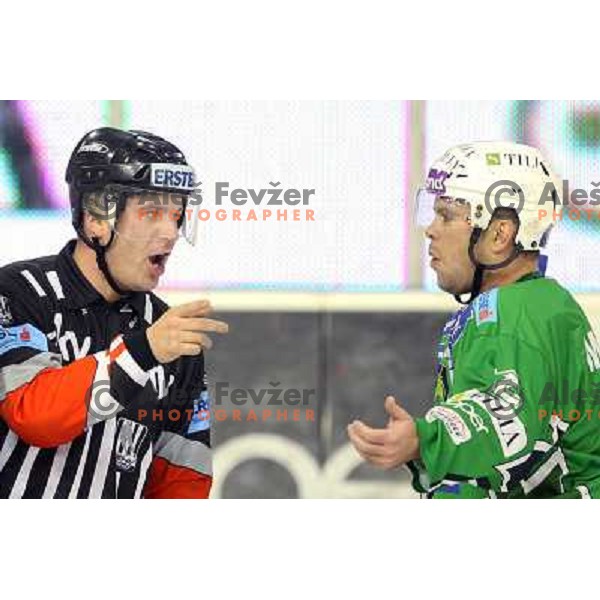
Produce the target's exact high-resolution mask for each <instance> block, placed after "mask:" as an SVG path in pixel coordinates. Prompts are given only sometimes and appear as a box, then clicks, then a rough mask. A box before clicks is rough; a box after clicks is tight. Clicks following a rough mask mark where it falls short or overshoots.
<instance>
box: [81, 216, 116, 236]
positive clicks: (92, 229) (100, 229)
mask: <svg viewBox="0 0 600 600" xmlns="http://www.w3.org/2000/svg"><path fill="white" fill-rule="evenodd" d="M83 230H84V232H85V234H86V236H87V237H88V238H89V239H92V238H98V239H99V240H100V243H101V244H103V245H104V244H107V243H108V240H109V239H110V236H111V227H110V222H109V220H108V219H107V218H106V217H103V216H102V215H101V214H97V213H96V212H95V211H93V212H88V211H87V210H84V211H83Z"/></svg>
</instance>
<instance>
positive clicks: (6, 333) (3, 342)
mask: <svg viewBox="0 0 600 600" xmlns="http://www.w3.org/2000/svg"><path fill="white" fill-rule="evenodd" d="M18 348H31V349H33V350H39V351H40V352H48V340H47V339H46V336H45V335H44V334H43V333H42V332H41V331H40V330H39V329H36V328H35V327H34V326H33V325H30V324H28V323H27V324H25V325H18V326H17V327H0V356H2V355H3V354H6V353H7V352H10V351H11V350H16V349H18Z"/></svg>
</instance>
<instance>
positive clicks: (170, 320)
mask: <svg viewBox="0 0 600 600" xmlns="http://www.w3.org/2000/svg"><path fill="white" fill-rule="evenodd" d="M212 313H213V308H212V306H211V304H210V302H208V301H206V300H199V301H196V302H190V303H189V304H182V305H181V306H176V307H174V308H171V309H169V310H168V311H167V312H166V313H165V314H164V315H163V316H162V317H161V318H160V319H159V320H158V321H156V323H154V324H153V325H152V326H151V327H149V328H148V329H147V330H146V336H147V338H148V343H149V344H150V348H151V349H152V353H153V354H154V357H155V358H156V360H157V361H158V362H159V363H161V364H168V363H171V362H173V361H175V360H177V359H178V358H180V357H181V356H197V355H198V354H200V353H201V352H202V351H203V350H210V349H211V348H212V346H213V342H212V340H211V339H210V337H209V336H208V335H206V332H211V333H228V331H229V326H228V325H227V323H223V322H222V321H216V320H214V319H208V318H206V317H207V316H209V315H211V314H212Z"/></svg>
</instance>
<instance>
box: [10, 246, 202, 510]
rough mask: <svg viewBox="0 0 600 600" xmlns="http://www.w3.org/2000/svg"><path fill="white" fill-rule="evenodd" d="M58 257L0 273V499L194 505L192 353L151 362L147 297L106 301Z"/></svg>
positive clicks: (196, 421)
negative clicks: (181, 501)
mask: <svg viewBox="0 0 600 600" xmlns="http://www.w3.org/2000/svg"><path fill="white" fill-rule="evenodd" d="M74 247H75V242H74V241H72V242H70V243H69V244H67V246H66V247H65V248H64V249H63V250H62V251H61V252H60V254H58V255H57V256H50V257H46V258H39V259H35V260H31V261H24V262H19V263H14V264H12V265H8V266H6V267H4V268H2V269H0V498H140V497H147V498H170V497H186V498H202V497H207V496H208V493H209V491H210V485H211V481H212V480H211V477H212V470H211V450H210V412H209V399H208V393H207V389H206V383H205V380H204V361H203V357H202V356H199V357H182V358H180V359H179V360H177V361H175V362H174V363H172V364H169V365H161V364H158V363H157V362H156V360H155V358H154V356H153V355H152V352H151V350H150V347H149V344H148V341H147V339H146V334H145V330H146V328H147V327H149V326H150V325H151V324H152V323H153V322H154V321H155V320H156V319H158V318H159V317H160V316H161V315H162V314H163V313H164V312H165V311H166V310H167V309H168V306H167V305H166V304H165V303H164V302H162V301H161V300H160V299H159V298H158V297H157V296H156V295H154V294H152V293H134V294H131V295H130V296H127V297H126V298H124V299H122V300H120V301H119V302H116V303H113V304H109V303H107V302H106V301H105V300H104V298H103V297H102V296H101V295H100V294H99V293H98V292H97V291H96V290H95V289H94V288H93V287H92V286H91V284H90V283H89V282H88V281H87V280H86V279H85V277H84V276H83V275H82V273H81V272H80V270H79V269H78V267H77V265H76V264H75V261H74V260H73V255H72V254H73V250H74Z"/></svg>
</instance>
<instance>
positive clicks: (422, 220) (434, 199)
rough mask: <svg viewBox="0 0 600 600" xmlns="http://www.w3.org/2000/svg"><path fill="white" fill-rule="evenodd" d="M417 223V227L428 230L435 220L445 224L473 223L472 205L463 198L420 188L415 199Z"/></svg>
mask: <svg viewBox="0 0 600 600" xmlns="http://www.w3.org/2000/svg"><path fill="white" fill-rule="evenodd" d="M414 215H415V221H416V225H417V227H420V228H422V229H427V228H428V227H429V226H430V225H431V224H432V223H433V222H434V220H435V219H436V218H437V219H441V220H442V221H443V222H445V223H448V222H460V221H467V222H470V221H471V204H470V203H469V202H468V201H467V200H463V199H462V198H452V197H450V196H444V195H443V194H439V193H437V194H436V193H434V192H432V191H430V190H428V189H427V188H420V189H419V191H418V192H417V195H416V199H415V213H414Z"/></svg>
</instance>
